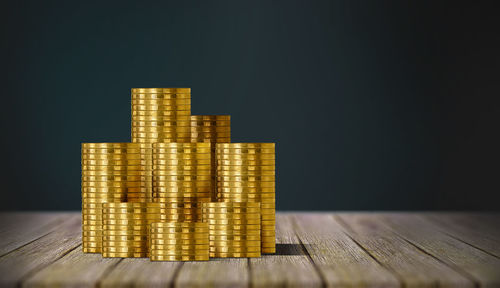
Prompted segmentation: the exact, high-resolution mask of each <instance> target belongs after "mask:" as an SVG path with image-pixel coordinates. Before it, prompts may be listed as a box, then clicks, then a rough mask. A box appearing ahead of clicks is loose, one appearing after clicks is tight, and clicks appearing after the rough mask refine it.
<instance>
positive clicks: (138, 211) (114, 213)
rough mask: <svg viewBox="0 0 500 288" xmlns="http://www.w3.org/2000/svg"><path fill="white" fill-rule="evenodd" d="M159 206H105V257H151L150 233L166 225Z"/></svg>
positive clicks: (133, 204) (119, 204) (149, 204)
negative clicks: (156, 224) (152, 226)
mask: <svg viewBox="0 0 500 288" xmlns="http://www.w3.org/2000/svg"><path fill="white" fill-rule="evenodd" d="M161 210H162V208H161V206H160V204H159V203H104V204H103V214H102V224H103V237H102V244H103V245H102V256H103V257H147V256H148V248H149V247H148V243H149V242H148V229H149V225H150V224H151V223H153V222H159V221H163V220H164V217H163V215H162V214H163V213H162V211H161Z"/></svg>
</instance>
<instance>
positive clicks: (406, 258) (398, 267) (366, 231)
mask: <svg viewBox="0 0 500 288" xmlns="http://www.w3.org/2000/svg"><path fill="white" fill-rule="evenodd" d="M336 219H338V220H339V222H340V223H343V225H342V226H343V227H344V228H345V231H346V233H348V234H349V235H350V236H351V238H353V239H354V240H355V241H356V242H357V243H359V244H360V245H361V246H362V247H363V248H364V249H365V250H366V251H367V252H368V253H370V255H372V256H373V257H374V258H375V259H376V260H377V261H378V262H379V263H381V264H382V265H383V266H384V267H387V268H388V269H389V270H390V271H393V272H394V273H395V274H397V275H398V278H399V279H400V280H401V281H402V282H403V284H404V286H405V287H436V286H439V287H473V286H474V283H473V282H472V281H470V280H469V279H468V278H467V277H464V276H462V275H461V274H460V273H458V272H457V271H455V270H453V269H451V268H450V267H449V266H447V265H445V264H443V263H442V262H440V261H438V260H436V259H435V258H433V257H431V256H429V255H428V254H425V253H423V252H422V251H420V250H419V249H417V248H416V247H415V246H413V245H411V244H409V243H408V242H406V241H405V240H403V239H402V238H400V237H399V236H397V235H396V234H394V233H393V232H392V231H390V230H389V229H388V228H387V227H386V226H385V225H384V223H382V222H380V219H376V218H373V217H372V215H371V214H368V213H365V214H338V215H336Z"/></svg>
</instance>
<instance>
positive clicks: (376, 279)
mask: <svg viewBox="0 0 500 288" xmlns="http://www.w3.org/2000/svg"><path fill="white" fill-rule="evenodd" d="M294 219H295V223H296V227H295V232H296V234H297V236H298V237H299V239H300V240H301V241H302V243H303V244H304V246H305V247H306V250H307V252H308V253H309V255H310V257H311V258H312V260H313V261H314V263H315V265H316V266H317V267H318V269H319V271H320V273H321V275H322V277H323V279H324V281H325V282H326V285H327V286H330V287H334V286H335V287H338V286H342V287H399V286H400V285H399V281H398V279H397V278H396V277H395V276H394V275H393V274H392V273H391V272H389V271H388V270H387V269H385V268H384V267H382V266H381V265H380V264H379V263H377V262H376V261H375V260H374V259H373V258H372V257H371V256H370V255H369V254H367V253H366V252H365V251H364V250H363V249H362V248H360V247H359V246H358V245H357V244H356V243H355V242H353V241H352V240H351V239H350V238H349V237H348V236H347V235H346V234H345V233H344V232H343V229H342V227H341V226H340V225H339V224H338V223H337V222H336V221H334V219H333V217H332V214H326V213H317V214H312V213H307V214H300V213H298V214H296V215H295V217H294Z"/></svg>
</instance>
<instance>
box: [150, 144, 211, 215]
mask: <svg viewBox="0 0 500 288" xmlns="http://www.w3.org/2000/svg"><path fill="white" fill-rule="evenodd" d="M211 163H212V160H211V144H210V143H154V144H153V201H154V202H159V203H172V202H175V203H185V204H187V203H190V204H191V205H192V206H190V208H189V209H199V208H201V207H197V206H196V205H193V204H198V203H201V202H209V201H210V197H211V195H212V193H213V192H212V190H213V177H212V172H211ZM189 209H187V208H186V209H185V210H183V211H184V212H187V211H188V210H189ZM179 211H181V210H179ZM198 211H199V210H198ZM184 217H187V216H184ZM197 217H198V219H199V220H201V215H199V214H198V215H197Z"/></svg>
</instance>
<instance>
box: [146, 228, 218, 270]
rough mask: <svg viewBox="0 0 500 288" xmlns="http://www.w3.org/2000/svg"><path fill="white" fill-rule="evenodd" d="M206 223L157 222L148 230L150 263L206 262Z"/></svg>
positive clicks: (207, 242) (207, 245) (207, 255)
mask: <svg viewBox="0 0 500 288" xmlns="http://www.w3.org/2000/svg"><path fill="white" fill-rule="evenodd" d="M208 235H209V234H208V225H207V223H200V222H199V223H192V222H191V223H186V222H177V223H176V222H159V223H152V224H151V230H150V237H151V240H150V250H149V251H150V258H151V260H152V261H207V260H208V259H209V253H208V249H209V241H208Z"/></svg>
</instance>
